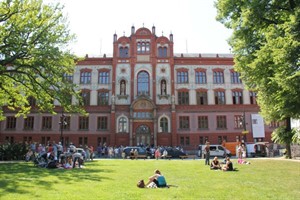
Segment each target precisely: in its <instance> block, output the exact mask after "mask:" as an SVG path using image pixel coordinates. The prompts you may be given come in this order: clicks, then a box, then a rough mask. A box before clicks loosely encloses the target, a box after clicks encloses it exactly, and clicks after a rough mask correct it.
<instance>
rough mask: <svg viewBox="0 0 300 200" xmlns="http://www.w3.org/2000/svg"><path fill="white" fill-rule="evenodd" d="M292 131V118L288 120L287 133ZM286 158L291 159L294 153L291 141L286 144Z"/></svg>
mask: <svg viewBox="0 0 300 200" xmlns="http://www.w3.org/2000/svg"><path fill="white" fill-rule="evenodd" d="M291 130H292V127H291V118H289V117H288V118H286V131H288V132H290V131H291ZM286 157H287V158H289V159H291V158H292V152H291V141H289V142H286Z"/></svg>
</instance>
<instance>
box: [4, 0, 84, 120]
mask: <svg viewBox="0 0 300 200" xmlns="http://www.w3.org/2000/svg"><path fill="white" fill-rule="evenodd" d="M62 9H63V6H61V5H59V4H44V3H43V1H42V0H22V1H19V0H3V1H0V107H1V109H0V119H4V114H3V112H4V111H3V109H4V108H8V109H10V110H14V111H15V112H16V113H17V116H19V115H26V114H28V113H29V112H30V109H31V106H30V102H29V101H28V99H29V98H34V99H36V104H37V108H38V109H39V110H40V111H42V112H43V111H46V112H50V113H54V100H57V101H58V102H59V103H60V104H61V106H62V107H63V108H64V110H65V111H66V112H83V110H82V109H81V108H80V107H78V106H72V105H71V104H70V96H74V97H75V98H76V99H77V100H78V101H80V96H79V93H78V90H77V89H76V87H75V85H73V84H72V83H70V82H69V81H67V80H66V79H65V78H64V77H65V76H66V75H72V74H73V72H74V69H75V61H76V59H77V58H76V57H75V56H74V55H72V54H71V53H70V51H69V50H68V49H67V47H68V44H69V43H70V42H72V41H73V40H74V39H75V37H74V35H73V34H71V33H70V31H69V29H68V26H67V19H66V18H65V17H64V16H63V14H62Z"/></svg>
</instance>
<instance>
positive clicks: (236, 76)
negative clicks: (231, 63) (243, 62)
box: [230, 71, 242, 84]
mask: <svg viewBox="0 0 300 200" xmlns="http://www.w3.org/2000/svg"><path fill="white" fill-rule="evenodd" d="M230 78H231V83H233V84H240V83H242V80H241V79H240V73H238V72H234V71H233V72H231V73H230Z"/></svg>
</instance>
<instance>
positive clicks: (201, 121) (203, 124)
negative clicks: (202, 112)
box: [198, 116, 208, 129]
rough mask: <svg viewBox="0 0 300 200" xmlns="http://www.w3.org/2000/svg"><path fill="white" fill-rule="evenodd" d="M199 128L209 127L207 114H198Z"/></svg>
mask: <svg viewBox="0 0 300 200" xmlns="http://www.w3.org/2000/svg"><path fill="white" fill-rule="evenodd" d="M198 129H208V117H207V116H198Z"/></svg>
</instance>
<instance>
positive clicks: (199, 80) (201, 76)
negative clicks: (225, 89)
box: [195, 71, 206, 84]
mask: <svg viewBox="0 0 300 200" xmlns="http://www.w3.org/2000/svg"><path fill="white" fill-rule="evenodd" d="M195 78H196V84H206V72H204V71H202V72H196V74H195Z"/></svg>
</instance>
